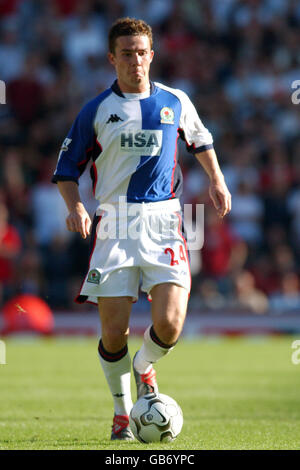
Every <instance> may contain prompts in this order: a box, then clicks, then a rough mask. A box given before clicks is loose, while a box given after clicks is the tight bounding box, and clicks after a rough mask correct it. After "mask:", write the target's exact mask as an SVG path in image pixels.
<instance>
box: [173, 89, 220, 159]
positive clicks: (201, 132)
mask: <svg viewBox="0 0 300 470" xmlns="http://www.w3.org/2000/svg"><path fill="white" fill-rule="evenodd" d="M179 98H180V101H181V105H182V111H181V117H180V121H179V135H180V137H181V138H182V140H184V141H185V142H186V146H187V149H188V151H189V152H191V153H194V154H195V153H199V152H203V151H205V150H209V149H211V148H213V137H212V135H211V133H210V132H209V131H208V129H207V128H206V127H205V126H204V125H203V123H202V121H201V119H200V118H199V116H198V113H197V111H196V109H195V106H194V105H193V103H192V102H191V100H190V99H189V97H188V96H187V95H186V94H185V93H184V92H183V91H181V92H180V94H179Z"/></svg>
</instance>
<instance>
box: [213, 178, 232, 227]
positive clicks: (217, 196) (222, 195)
mask: <svg viewBox="0 0 300 470" xmlns="http://www.w3.org/2000/svg"><path fill="white" fill-rule="evenodd" d="M209 195H210V197H211V199H212V201H213V203H214V206H215V208H216V210H217V212H218V216H219V217H220V218H222V217H224V216H225V215H226V214H228V213H229V212H230V211H231V194H230V192H229V191H228V188H227V186H226V183H225V181H224V178H223V176H220V177H218V178H217V179H214V180H212V181H211V183H210V186H209Z"/></svg>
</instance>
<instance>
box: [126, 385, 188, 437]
mask: <svg viewBox="0 0 300 470" xmlns="http://www.w3.org/2000/svg"><path fill="white" fill-rule="evenodd" d="M129 424H130V428H131V431H132V432H133V434H134V435H135V437H136V438H137V439H138V440H139V441H140V442H145V443H147V442H171V441H173V440H174V439H175V438H176V437H177V436H178V434H179V433H180V431H181V428H182V425H183V416H182V411H181V408H180V406H179V405H178V404H177V403H176V401H175V400H173V398H171V397H169V396H168V395H164V394H162V393H159V394H158V395H156V394H155V393H148V394H147V395H144V396H143V397H141V398H139V399H138V401H137V402H136V403H135V404H134V405H133V408H132V410H131V412H130V415H129Z"/></svg>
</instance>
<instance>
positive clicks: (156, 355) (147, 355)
mask: <svg viewBox="0 0 300 470" xmlns="http://www.w3.org/2000/svg"><path fill="white" fill-rule="evenodd" d="M175 344H176V342H175V343H174V344H171V345H167V344H164V343H163V342H162V341H161V340H160V339H159V338H158V336H157V334H156V333H155V331H154V328H153V325H151V326H149V327H148V328H147V329H146V331H145V333H144V341H143V344H142V346H141V348H140V349H139V351H138V352H137V354H136V356H135V358H134V368H135V369H136V370H137V371H138V373H139V374H145V373H147V372H149V371H150V369H151V367H152V364H154V363H155V362H157V361H158V360H159V359H160V358H161V357H163V356H166V354H168V353H169V352H170V351H171V350H172V349H173V348H174V346H175Z"/></svg>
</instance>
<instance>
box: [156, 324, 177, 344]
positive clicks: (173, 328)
mask: <svg viewBox="0 0 300 470" xmlns="http://www.w3.org/2000/svg"><path fill="white" fill-rule="evenodd" d="M154 330H155V332H156V334H157V336H158V337H159V339H160V340H161V341H162V342H163V343H165V344H172V343H174V342H175V341H177V339H178V338H179V336H180V333H181V330H182V322H181V320H180V319H179V318H175V319H168V318H164V319H161V320H159V321H158V322H157V323H156V325H154Z"/></svg>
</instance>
